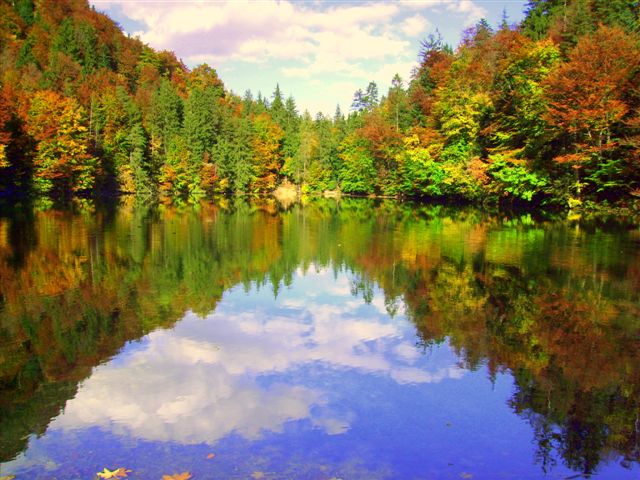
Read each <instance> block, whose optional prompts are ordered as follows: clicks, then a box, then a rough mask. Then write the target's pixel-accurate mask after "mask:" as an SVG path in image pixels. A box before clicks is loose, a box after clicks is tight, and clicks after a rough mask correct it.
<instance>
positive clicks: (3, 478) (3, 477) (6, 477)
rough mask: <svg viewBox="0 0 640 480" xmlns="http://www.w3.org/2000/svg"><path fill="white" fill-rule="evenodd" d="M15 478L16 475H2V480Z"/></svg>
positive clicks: (0, 479) (0, 478)
mask: <svg viewBox="0 0 640 480" xmlns="http://www.w3.org/2000/svg"><path fill="white" fill-rule="evenodd" d="M14 478H16V476H15V475H4V476H2V477H0V480H13V479H14Z"/></svg>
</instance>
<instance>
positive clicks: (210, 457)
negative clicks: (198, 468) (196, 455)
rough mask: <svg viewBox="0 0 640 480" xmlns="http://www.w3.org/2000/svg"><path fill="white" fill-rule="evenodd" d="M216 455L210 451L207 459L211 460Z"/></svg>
mask: <svg viewBox="0 0 640 480" xmlns="http://www.w3.org/2000/svg"><path fill="white" fill-rule="evenodd" d="M215 456H216V454H215V453H210V454H209V455H207V460H211V459H212V458H213V457H215Z"/></svg>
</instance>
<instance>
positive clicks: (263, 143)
mask: <svg viewBox="0 0 640 480" xmlns="http://www.w3.org/2000/svg"><path fill="white" fill-rule="evenodd" d="M253 131H254V138H253V142H252V143H253V151H254V155H253V160H254V167H253V172H254V175H255V178H254V179H253V181H252V184H251V188H252V190H255V191H259V192H266V191H270V190H273V189H274V188H275V186H276V182H277V178H278V173H279V172H280V168H281V166H282V152H281V142H282V137H283V135H284V132H283V131H282V128H280V126H279V125H278V124H277V123H276V122H275V121H274V119H272V118H271V115H269V114H268V113H266V112H265V113H261V114H260V115H258V116H256V117H255V118H254V119H253Z"/></svg>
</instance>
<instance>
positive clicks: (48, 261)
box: [0, 199, 640, 473]
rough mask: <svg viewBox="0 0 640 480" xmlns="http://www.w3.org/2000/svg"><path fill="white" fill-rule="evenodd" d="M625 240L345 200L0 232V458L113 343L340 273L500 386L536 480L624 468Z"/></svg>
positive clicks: (628, 328)
mask: <svg viewBox="0 0 640 480" xmlns="http://www.w3.org/2000/svg"><path fill="white" fill-rule="evenodd" d="M631 235H633V233H630V232H624V231H622V232H618V233H617V234H609V233H607V232H606V231H602V230H600V229H599V228H597V226H594V227H593V228H592V229H591V230H589V231H586V230H584V229H579V228H574V227H570V226H567V225H562V224H560V225H551V224H547V223H543V222H535V221H533V220H532V219H531V218H530V217H529V216H523V217H519V218H514V219H502V218H495V217H491V216H488V215H485V214H481V213H479V212H478V211H474V210H456V209H450V208H447V207H442V206H432V207H430V206H422V207H415V206H410V207H409V208H407V206H404V205H401V204H398V203H394V202H389V203H386V202H374V201H371V200H355V199H342V200H341V201H339V202H333V201H332V202H326V201H313V202H310V203H307V204H305V205H295V206H292V207H290V208H288V209H286V210H280V211H279V208H278V206H277V205H276V204H274V203H271V202H263V203H260V204H247V203H245V202H243V201H235V202H234V203H232V204H229V203H228V202H226V201H224V202H222V203H221V204H220V205H219V206H217V207H214V206H211V205H206V204H203V205H201V206H199V207H198V208H195V209H191V210H184V211H178V210H175V209H168V208H164V207H159V208H157V209H156V208H151V209H143V208H132V207H123V208H120V209H118V210H116V211H107V212H101V211H98V212H96V213H95V214H78V215H72V214H67V213H60V212H54V211H49V212H40V213H36V214H34V215H33V216H32V217H31V216H29V215H25V216H23V217H22V219H18V218H7V219H3V218H0V294H1V295H0V358H1V359H2V360H3V361H2V362H0V432H1V433H0V444H1V445H2V448H1V449H0V450H1V451H2V452H3V456H2V458H0V460H5V459H7V458H10V457H12V456H14V455H15V454H16V453H17V452H18V451H19V450H21V449H22V448H24V440H19V439H22V438H24V437H25V435H26V434H27V433H28V432H36V433H40V432H43V431H44V430H45V429H46V426H47V425H48V423H49V421H50V419H51V418H52V417H53V416H55V415H57V413H58V412H59V411H60V409H61V408H62V406H63V405H64V404H65V402H66V401H67V399H68V398H70V397H71V396H72V395H73V394H74V392H75V386H76V384H77V382H79V381H80V380H82V379H84V378H86V377H87V376H88V375H89V373H90V371H91V369H92V367H93V366H95V365H97V364H98V363H100V362H102V361H103V360H104V359H106V358H109V357H110V356H112V355H114V354H115V353H116V352H117V351H118V350H119V349H120V348H121V347H122V346H123V345H124V344H125V343H126V342H127V341H130V340H133V339H137V338H140V337H141V336H142V335H144V334H146V333H148V332H150V331H152V330H153V329H156V328H159V327H169V326H171V325H172V324H173V323H174V322H175V321H176V320H177V319H179V318H181V317H182V316H183V314H184V312H185V311H186V310H189V309H190V310H192V311H194V312H196V313H197V314H199V315H204V314H206V313H208V312H210V311H211V310H212V309H214V308H215V306H216V303H217V301H218V299H220V298H221V296H222V295H223V293H224V292H225V291H226V290H227V289H229V288H230V287H232V286H234V285H238V284H243V285H245V287H246V288H248V287H249V286H250V285H257V286H258V287H259V288H268V289H270V290H272V291H273V293H274V295H277V294H278V292H279V290H280V289H281V288H282V286H283V285H285V286H286V285H290V284H291V282H292V279H293V276H294V273H295V271H296V270H297V269H298V268H302V269H303V270H305V269H308V268H311V267H312V266H314V265H315V266H323V267H332V268H334V269H336V270H338V269H345V270H347V271H349V272H351V273H352V274H353V275H352V278H353V283H352V293H353V294H354V295H357V296H359V297H362V298H363V299H364V300H365V301H366V300H367V299H369V300H370V299H371V292H372V291H373V288H374V287H375V285H376V284H377V285H379V286H380V287H381V288H382V289H383V290H384V292H385V305H386V306H387V309H388V311H389V313H390V314H395V312H397V311H398V310H399V309H400V308H401V306H402V305H403V306H404V307H405V309H406V311H407V314H408V315H409V317H410V318H411V319H412V321H413V322H414V323H415V325H416V328H417V330H418V332H419V335H420V337H421V341H422V343H424V344H425V345H429V344H432V343H439V342H442V341H444V340H445V339H448V340H449V342H450V344H451V345H452V346H453V348H455V349H456V351H457V352H458V354H459V355H460V357H461V361H462V362H464V363H465V365H466V366H467V367H469V368H478V367H479V366H481V365H484V364H486V365H487V367H488V369H489V372H490V374H491V375H494V374H495V373H497V372H499V371H506V370H509V371H511V372H512V374H513V375H514V378H515V381H516V386H517V390H516V392H515V394H514V396H513V398H512V400H511V406H512V408H513V409H514V411H515V412H517V413H518V414H519V415H521V416H523V417H524V418H526V419H527V420H528V421H529V422H530V424H531V426H532V428H533V430H534V434H535V438H536V439H537V442H538V446H539V449H538V461H539V463H540V465H541V466H542V468H543V469H545V471H546V470H548V469H551V468H552V467H553V465H554V463H555V462H557V461H561V462H563V463H565V464H566V465H567V466H569V467H570V468H572V469H574V470H577V471H580V472H583V473H591V472H594V471H596V469H597V468H598V465H599V463H600V462H601V461H602V460H603V459H614V458H618V457H622V459H623V461H626V462H637V461H638V460H639V459H640V448H639V447H638V426H639V423H638V412H639V411H640V405H639V400H638V399H639V398H640V395H639V394H640V392H639V387H640V374H639V371H638V368H637V365H638V364H640V358H638V357H639V356H640V349H639V348H638V347H639V345H638V343H639V340H638V338H640V337H639V332H640V325H639V324H638V318H640V309H639V304H640V292H639V291H638V288H637V285H638V278H640V275H638V267H637V265H638V264H640V261H639V259H638V258H637V257H633V258H630V257H629V249H628V248H626V245H627V244H626V243H625V242H627V241H629V238H630V236H631ZM604 247H606V248H604ZM625 252H626V253H625ZM634 254H635V253H634ZM636 255H637V254H636Z"/></svg>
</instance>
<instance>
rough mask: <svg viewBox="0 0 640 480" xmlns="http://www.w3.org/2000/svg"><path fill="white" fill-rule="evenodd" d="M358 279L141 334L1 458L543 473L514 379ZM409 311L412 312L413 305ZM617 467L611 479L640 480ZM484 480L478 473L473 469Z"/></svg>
mask: <svg viewBox="0 0 640 480" xmlns="http://www.w3.org/2000/svg"><path fill="white" fill-rule="evenodd" d="M351 281H352V280H351V278H350V277H349V275H347V274H346V273H339V274H338V275H337V277H334V274H333V272H332V271H325V270H321V271H319V272H316V271H315V270H313V269H311V271H309V272H308V273H307V274H306V275H305V274H303V273H302V272H298V274H296V276H295V278H294V281H293V284H292V286H291V287H288V288H283V289H282V290H281V291H280V293H279V295H278V298H277V299H274V298H273V293H272V291H271V290H270V289H269V288H261V289H256V288H251V289H250V290H249V291H248V292H245V291H244V290H243V289H242V288H241V287H237V288H234V289H232V290H230V291H228V292H226V293H225V294H224V296H223V298H222V300H221V301H220V302H219V303H218V306H217V308H216V311H215V312H212V313H211V314H209V315H208V316H207V317H206V318H200V317H198V316H197V315H195V314H193V313H187V314H186V315H185V317H184V318H183V319H182V320H181V321H180V322H178V323H177V324H176V325H175V327H174V328H173V329H172V330H156V331H154V332H152V333H151V334H149V335H147V336H145V337H144V338H143V339H141V340H140V341H137V342H131V343H130V344H128V345H127V346H125V348H124V349H123V350H122V351H121V352H120V353H119V354H118V355H117V356H116V357H115V358H113V359H112V360H111V361H109V362H108V363H105V364H103V365H100V366H98V367H96V368H95V369H94V371H93V373H92V375H91V377H89V378H88V379H87V380H86V381H84V382H83V383H82V384H81V385H80V386H79V389H78V393H77V395H76V396H75V398H73V399H71V400H69V401H68V402H67V404H66V406H65V408H64V412H63V413H61V414H60V415H59V416H58V417H57V418H56V419H54V420H53V421H52V422H51V424H50V426H49V428H48V430H47V432H46V433H45V434H44V435H43V436H41V437H39V438H36V437H32V438H31V439H30V442H29V447H28V449H27V450H26V452H24V453H22V454H21V455H20V456H19V457H18V458H17V459H16V460H14V461H12V462H8V463H6V464H4V465H0V476H1V475H5V474H8V473H17V474H18V479H20V478H29V479H37V478H43V479H49V478H52V477H54V476H55V477H56V478H91V476H92V475H93V474H94V473H95V472H97V471H100V470H102V468H104V467H105V466H108V467H110V468H115V467H117V466H126V467H127V468H131V469H132V470H133V472H134V473H133V474H132V478H161V477H162V475H163V474H166V473H171V472H180V471H185V470H188V471H190V472H192V473H194V478H202V479H206V478H225V479H228V478H245V479H246V478H250V476H251V474H252V473H255V472H260V474H262V472H266V473H265V476H264V478H296V479H299V478H300V479H307V478H308V479H329V478H344V479H362V478H366V479H378V478H392V479H403V480H404V479H409V478H411V479H413V478H415V479H418V478H419V479H424V478H455V479H459V478H473V479H476V480H477V479H485V478H486V479H500V478H504V479H513V478H519V479H537V478H563V477H566V476H569V475H570V474H571V473H572V472H570V471H568V470H566V469H565V468H563V467H562V466H561V463H559V465H558V466H557V467H556V468H555V469H554V470H553V471H552V473H553V475H552V476H551V477H544V476H543V475H542V472H541V469H540V466H538V465H535V464H534V457H535V445H534V444H533V443H532V432H531V428H530V426H529V425H527V423H526V421H524V420H522V419H521V418H519V417H518V416H516V415H514V414H513V412H512V411H511V410H510V408H509V407H508V404H507V402H508V399H509V398H510V396H511V395H512V393H513V380H512V379H511V377H510V376H509V375H508V374H498V375H497V376H496V377H495V378H494V379H493V381H489V380H488V378H487V372H486V369H484V368H480V369H479V370H477V371H466V370H463V369H461V368H460V367H458V366H457V362H458V359H457V357H456V356H455V355H454V354H453V352H452V351H451V349H450V348H449V347H448V345H446V344H443V345H440V346H432V347H430V349H428V350H427V351H426V352H423V351H422V350H421V349H420V348H419V347H416V342H417V337H416V334H415V327H414V326H413V325H412V324H411V323H409V322H408V321H407V320H406V318H405V317H404V315H403V314H402V313H399V314H398V315H396V316H395V317H393V318H392V317H390V316H389V315H388V314H387V312H386V309H385V304H384V297H383V294H382V292H381V291H379V290H374V297H373V300H372V302H371V303H370V304H365V303H364V301H363V300H362V299H360V298H357V297H354V296H353V295H352V294H351ZM400 311H401V312H402V310H401V309H400ZM211 451H214V452H215V454H216V456H215V459H214V460H213V461H209V460H207V459H206V456H207V454H208V453H209V452H211ZM615 467H616V466H615V465H612V466H611V469H608V468H607V467H603V469H602V471H601V476H598V477H597V478H616V479H621V478H635V477H634V475H635V474H636V473H637V469H634V470H633V471H621V470H620V469H616V468H615ZM469 475H471V476H469Z"/></svg>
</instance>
